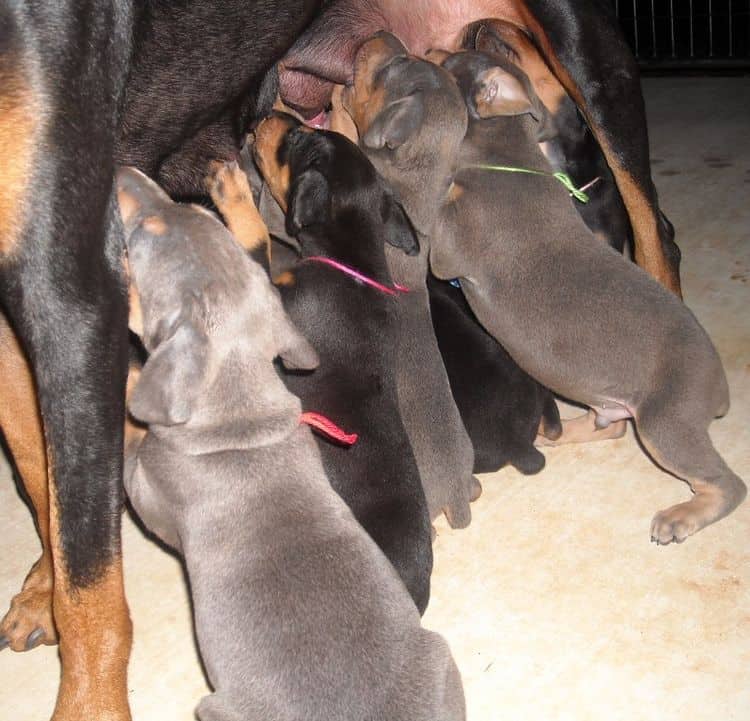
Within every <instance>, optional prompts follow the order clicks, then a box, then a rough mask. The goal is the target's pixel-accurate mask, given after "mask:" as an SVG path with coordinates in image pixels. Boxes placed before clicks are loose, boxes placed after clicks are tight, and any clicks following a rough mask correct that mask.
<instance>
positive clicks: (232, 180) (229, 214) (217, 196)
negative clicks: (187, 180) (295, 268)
mask: <svg viewBox="0 0 750 721" xmlns="http://www.w3.org/2000/svg"><path fill="white" fill-rule="evenodd" d="M205 184H206V189H207V190H208V192H209V194H210V195H211V200H213V201H214V204H215V205H216V207H217V208H218V209H219V212H220V213H221V214H222V216H223V217H224V220H225V221H226V224H227V226H228V227H229V230H230V231H231V232H232V234H233V235H234V237H235V239H236V240H237V242H238V243H239V244H240V245H241V246H242V247H243V248H245V250H247V251H248V252H251V253H252V252H253V251H255V250H257V249H258V248H266V250H267V251H268V248H269V244H270V242H271V237H270V236H269V234H268V228H267V227H266V224H265V222H264V221H263V218H261V216H260V213H259V212H258V208H257V207H256V205H255V201H254V200H253V192H252V190H251V189H250V183H249V182H248V180H247V175H245V173H244V171H243V170H242V169H241V168H240V166H239V165H238V164H237V163H236V162H235V161H231V162H229V163H221V162H219V161H213V162H212V163H210V164H209V174H208V176H206V179H205Z"/></svg>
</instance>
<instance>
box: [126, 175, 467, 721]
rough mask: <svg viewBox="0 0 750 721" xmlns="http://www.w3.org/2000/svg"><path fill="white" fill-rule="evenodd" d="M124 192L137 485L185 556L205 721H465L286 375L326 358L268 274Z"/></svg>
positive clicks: (186, 212)
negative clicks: (134, 312) (279, 369)
mask: <svg viewBox="0 0 750 721" xmlns="http://www.w3.org/2000/svg"><path fill="white" fill-rule="evenodd" d="M118 187H119V197H120V204H121V208H122V209H123V215H124V218H123V219H124V225H125V233H126V238H127V244H128V253H129V258H130V270H131V273H132V278H133V280H134V282H135V285H136V288H137V291H138V294H139V296H140V301H141V306H142V309H143V324H144V336H143V339H144V343H145V345H146V348H147V349H148V351H149V352H150V356H149V359H148V360H147V362H146V364H145V366H144V368H143V371H142V373H141V377H140V380H139V381H138V383H137V385H136V386H135V388H134V390H133V393H132V396H131V401H130V410H131V412H132V413H133V415H135V416H136V417H137V418H139V419H140V420H142V421H144V422H146V423H148V424H149V430H148V433H147V434H146V436H145V438H144V439H143V440H142V442H141V444H140V446H139V448H138V450H137V457H136V458H135V460H134V462H132V463H131V464H130V467H131V469H132V475H131V476H130V477H129V478H128V479H127V480H126V485H127V490H128V493H129V495H130V498H131V501H132V503H133V506H134V507H135V508H136V510H137V511H138V513H139V515H140V516H141V518H142V519H143V521H144V522H145V524H146V525H147V526H148V527H149V528H150V529H151V530H152V531H153V532H154V533H156V535H158V536H159V537H160V538H161V539H162V540H163V541H165V542H166V543H168V544H169V545H171V546H173V547H174V548H175V549H177V550H178V551H179V552H180V553H181V554H182V555H183V556H184V558H185V563H186V568H187V573H188V577H189V580H190V587H191V592H192V598H193V608H194V613H195V627H196V633H197V637H198V644H199V647H200V651H201V655H202V657H203V661H204V663H205V668H206V672H207V674H208V677H209V680H210V682H211V685H212V687H213V693H212V694H211V695H210V696H208V697H206V698H204V699H203V700H202V701H201V703H200V705H199V706H198V709H197V714H198V717H199V718H200V719H201V721H209V720H210V721H215V720H219V721H228V720H232V721H234V720H237V721H239V720H240V719H242V721H248V720H250V719H258V721H260V720H261V719H263V720H264V721H265V720H267V719H274V721H276V720H278V721H292V720H293V719H300V718H305V719H314V720H316V721H331V720H333V719H337V720H341V721H345V720H346V721H350V719H352V718H377V719H408V720H409V721H412V720H413V721H416V720H417V719H420V720H422V719H423V720H424V721H428V720H429V721H432V720H433V719H446V720H448V719H451V720H454V719H463V718H464V701H463V692H462V688H461V682H460V677H459V674H458V670H457V668H456V666H455V663H454V662H453V659H452V657H451V654H450V651H449V649H448V647H447V645H446V643H445V641H444V640H443V639H442V638H441V637H440V636H438V635H437V634H434V633H432V632H429V631H426V630H424V629H422V628H421V626H420V622H419V614H418V612H417V610H416V608H415V606H414V603H413V602H412V600H411V599H410V598H409V595H408V594H407V592H406V590H405V589H404V586H403V584H402V583H401V581H400V579H399V578H398V576H397V575H396V573H395V572H394V570H393V568H392V566H391V565H390V563H388V560H387V559H386V558H385V556H384V555H383V554H382V553H381V551H380V550H379V549H378V548H377V546H376V545H375V544H374V542H373V541H372V540H371V539H370V538H369V536H367V534H366V533H365V532H364V531H363V530H362V527H361V526H360V525H359V524H358V523H357V522H356V520H355V519H354V517H353V516H352V514H351V512H350V511H349V509H348V508H347V506H346V504H345V503H344V502H343V501H342V500H341V499H340V498H339V496H338V495H337V494H336V493H335V492H334V491H333V489H332V488H331V486H330V483H329V482H328V479H327V478H326V475H325V473H324V471H323V467H322V464H321V461H320V454H319V452H318V448H317V445H316V443H315V441H314V439H313V437H312V434H311V432H310V430H309V429H308V428H307V427H306V426H304V425H300V417H301V413H302V409H301V405H300V402H299V399H297V398H296V397H295V396H293V395H292V394H291V393H289V391H287V390H286V388H285V387H284V384H283V383H282V382H281V380H280V379H279V377H278V375H277V373H276V371H275V369H274V366H273V359H274V357H275V356H280V357H281V359H282V361H283V362H284V363H285V364H286V365H287V366H289V367H295V368H308V369H309V368H312V367H313V366H315V365H316V364H317V356H316V354H315V352H314V351H313V349H312V347H311V346H310V345H309V344H308V343H307V341H306V340H304V339H303V338H302V336H301V335H300V334H299V332H298V331H297V330H296V329H295V328H294V326H293V325H292V324H291V322H290V321H289V319H288V317H287V316H286V314H285V313H284V311H283V309H282V306H281V302H280V299H279V297H278V294H277V293H276V291H275V290H274V289H273V287H272V286H271V285H270V282H269V281H268V279H267V276H266V275H265V273H264V271H263V270H262V268H261V267H260V266H259V265H257V264H255V263H254V262H253V261H251V260H250V259H249V258H248V257H247V256H246V254H245V253H244V251H243V250H242V248H241V247H240V246H239V245H238V244H236V243H235V241H234V240H233V238H232V236H231V235H230V234H229V232H228V231H227V230H226V229H225V228H224V226H223V225H222V224H221V223H220V222H219V221H218V219H217V218H215V217H214V216H213V215H212V214H210V213H208V212H207V211H205V210H203V209H201V208H197V207H196V206H185V205H176V204H174V203H172V202H171V201H170V200H169V198H168V197H167V196H166V195H165V194H164V193H163V192H162V191H161V189H160V188H158V186H156V185H155V184H154V183H152V182H151V181H150V180H148V179H147V178H146V177H145V176H143V175H141V174H140V173H138V172H137V171H134V170H132V169H123V170H121V171H120V172H119V174H118Z"/></svg>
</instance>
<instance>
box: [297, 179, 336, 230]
mask: <svg viewBox="0 0 750 721" xmlns="http://www.w3.org/2000/svg"><path fill="white" fill-rule="evenodd" d="M330 214H331V197H330V193H329V191H328V181H327V180H326V179H325V178H324V177H323V175H322V174H321V173H320V172H318V171H317V170H313V169H310V170H306V171H305V172H304V173H302V174H301V175H299V176H298V177H296V178H295V179H294V181H293V182H292V184H291V186H290V187H289V196H288V200H287V213H286V232H287V233H289V235H297V234H298V233H299V232H300V230H302V229H304V228H308V227H309V226H311V225H320V224H323V223H325V222H326V221H327V220H328V218H329V217H330Z"/></svg>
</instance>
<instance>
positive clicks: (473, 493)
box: [469, 476, 482, 503]
mask: <svg viewBox="0 0 750 721" xmlns="http://www.w3.org/2000/svg"><path fill="white" fill-rule="evenodd" d="M481 495H482V484H481V483H480V482H479V479H478V478H477V477H476V476H472V477H471V480H470V481H469V501H470V502H471V503H474V501H476V500H477V498H479V496H481Z"/></svg>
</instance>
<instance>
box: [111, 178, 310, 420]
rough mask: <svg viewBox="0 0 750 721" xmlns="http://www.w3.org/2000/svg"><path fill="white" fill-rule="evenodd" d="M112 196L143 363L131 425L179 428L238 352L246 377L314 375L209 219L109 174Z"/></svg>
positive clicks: (281, 315)
mask: <svg viewBox="0 0 750 721" xmlns="http://www.w3.org/2000/svg"><path fill="white" fill-rule="evenodd" d="M117 192H118V200H119V204H120V211H121V216H122V218H123V225H124V228H125V238H126V243H127V249H128V266H129V270H130V276H131V278H130V280H131V283H132V284H133V285H134V286H135V289H136V291H137V294H138V297H139V299H140V306H141V310H142V317H143V324H142V340H143V344H144V346H145V348H146V350H147V351H148V352H149V354H150V355H149V359H148V361H147V362H146V364H145V366H144V368H143V371H142V372H141V377H140V380H139V382H138V385H137V386H136V387H135V389H134V390H133V393H132V396H131V400H130V410H131V412H132V413H133V415H134V416H135V417H136V418H138V419H139V420H141V421H144V422H146V423H149V424H158V425H164V426H173V425H179V424H184V423H187V422H188V421H189V420H190V419H191V417H192V416H193V414H194V413H195V411H196V408H197V407H198V406H199V405H200V404H201V403H202V401H203V399H204V398H205V396H206V391H207V389H208V388H209V387H210V386H211V383H212V382H213V380H214V379H215V375H216V371H217V369H218V368H219V367H221V365H222V364H223V363H224V361H225V359H226V358H227V357H228V356H229V355H230V354H232V353H235V352H237V351H238V349H241V350H242V351H243V353H242V355H243V357H246V358H248V359H249V360H248V367H247V369H246V370H247V373H248V374H249V375H252V374H253V373H254V372H258V371H259V370H260V369H259V368H257V367H256V368H255V369H254V368H253V367H252V363H256V364H257V363H260V362H266V363H267V366H268V369H271V370H272V366H271V361H272V360H273V358H275V357H276V356H281V358H282V360H283V361H284V363H285V364H286V365H288V366H289V367H293V368H308V369H309V368H314V367H315V366H316V365H317V362H318V361H317V355H316V353H315V351H314V350H313V349H312V348H311V347H310V345H309V344H308V342H307V341H306V340H305V339H304V338H303V337H302V335H301V334H300V333H299V331H297V329H296V328H295V327H294V326H293V325H292V323H291V321H290V320H289V318H288V317H287V316H286V313H285V312H284V310H283V308H282V306H281V301H280V299H279V297H278V293H277V292H276V290H275V289H274V288H273V287H272V286H271V284H270V282H269V281H268V279H267V276H266V274H265V272H264V271H263V269H262V268H261V267H260V266H259V265H258V264H257V263H255V262H254V261H252V260H251V259H250V258H249V257H247V256H246V254H245V253H244V251H243V250H242V248H241V247H240V246H239V244H238V243H237V242H236V241H235V240H234V238H233V237H232V235H231V234H230V233H229V231H228V230H227V229H226V228H225V227H224V225H223V224H222V223H221V222H220V221H219V220H218V218H216V216H214V215H213V214H212V213H210V212H209V211H207V210H205V209H204V208H201V207H199V206H195V205H183V204H179V203H174V202H172V201H171V200H170V199H169V197H168V196H167V195H166V194H165V193H164V192H163V191H162V190H161V189H160V188H159V186H158V185H156V183H154V182H153V181H152V180H150V179H149V178H147V177H146V176H145V175H144V174H143V173H141V172H139V171H138V170H135V169H134V168H121V169H120V170H119V171H118V173H117ZM261 372H262V371H261Z"/></svg>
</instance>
